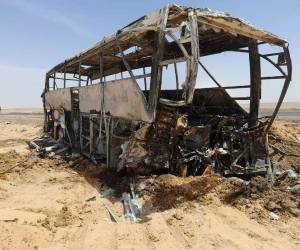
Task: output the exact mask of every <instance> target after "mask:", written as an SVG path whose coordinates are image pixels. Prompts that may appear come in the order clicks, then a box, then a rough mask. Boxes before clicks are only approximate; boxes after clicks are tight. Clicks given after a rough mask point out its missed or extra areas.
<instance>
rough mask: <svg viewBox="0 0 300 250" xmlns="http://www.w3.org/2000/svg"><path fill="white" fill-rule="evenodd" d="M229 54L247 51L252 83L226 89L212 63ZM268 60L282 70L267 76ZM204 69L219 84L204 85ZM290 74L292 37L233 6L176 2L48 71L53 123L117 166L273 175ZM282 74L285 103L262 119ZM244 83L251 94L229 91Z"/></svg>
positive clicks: (54, 130)
mask: <svg viewBox="0 0 300 250" xmlns="http://www.w3.org/2000/svg"><path fill="white" fill-rule="evenodd" d="M262 46H264V47H266V46H268V47H269V48H270V51H269V52H268V53H262V52H261V47H262ZM224 52H226V53H227V52H232V53H243V54H246V55H247V63H248V64H249V68H248V69H249V83H248V84H245V83H244V85H243V84H241V83H240V84H236V85H231V86H225V85H224V83H223V82H220V81H218V80H217V78H216V77H215V76H214V74H213V72H211V71H210V70H209V69H208V68H207V67H206V65H205V63H203V58H205V57H210V56H212V55H216V54H220V53H224ZM263 61H264V63H268V64H270V65H271V66H272V67H274V69H275V70H276V71H277V72H278V74H275V75H266V74H263V72H262V71H263V68H262V67H261V63H262V62H263ZM166 69H168V70H169V71H168V72H170V69H171V70H172V74H173V76H174V77H173V79H172V80H171V81H170V82H164V81H165V80H164V79H165V78H164V74H167V73H166V72H165V71H166ZM199 69H202V71H203V72H204V73H203V74H207V76H208V77H209V78H210V79H211V81H212V82H213V83H214V84H215V86H213V87H209V88H207V87H202V82H201V81H199V76H200V74H199ZM291 71H292V65H291V58H290V54H289V49H288V43H287V41H286V40H284V39H282V38H280V37H278V36H275V35H273V34H271V33H269V32H266V31H264V30H262V29H259V28H256V27H254V26H252V25H250V24H249V23H248V22H246V21H244V20H242V19H239V18H236V17H233V16H231V15H229V14H227V13H223V12H217V11H211V10H209V9H202V8H191V7H184V6H180V5H176V4H173V5H167V6H165V7H163V8H162V9H160V10H159V11H156V12H154V13H151V14H149V15H145V16H143V17H141V18H139V19H138V20H136V21H134V22H132V23H130V24H129V25H127V26H125V27H124V28H122V29H120V30H118V31H117V32H116V33H114V34H112V35H111V36H108V37H105V38H103V40H101V41H100V42H98V43H96V44H95V45H94V46H93V47H91V48H89V49H87V50H85V51H83V52H81V53H79V54H78V55H76V56H74V57H72V58H70V59H67V60H65V61H63V62H62V63H60V64H58V65H56V66H55V67H53V68H52V69H51V70H49V71H48V72H47V74H46V79H45V89H44V92H43V93H42V98H43V105H44V114H45V123H44V130H45V132H47V133H49V134H51V136H52V137H54V138H55V139H56V140H60V141H63V142H64V143H65V144H66V145H68V146H69V147H70V148H72V150H77V151H79V152H80V153H81V154H82V155H84V156H86V157H89V158H91V159H92V160H93V161H95V162H103V161H104V162H106V166H107V167H108V168H112V169H115V170H117V171H122V170H124V169H125V170H128V171H133V172H135V173H140V174H149V173H153V172H157V171H166V172H171V173H177V174H180V175H182V176H186V175H201V174H203V173H204V172H205V171H207V170H208V169H211V170H212V171H215V172H219V173H221V174H223V175H255V174H262V175H265V174H268V173H270V172H271V171H272V161H271V160H270V157H269V152H268V137H267V135H268V131H269V129H270V127H271V125H272V123H273V121H274V119H275V117H276V115H277V113H278V110H279V108H280V105H281V103H282V102H283V99H284V97H285V94H286V92H287V89H288V86H289V83H290V81H291ZM168 74H170V73H168ZM228 74H229V73H228ZM230 74H233V75H234V74H235V72H231V73H230ZM167 78H168V77H167ZM274 80H282V84H283V85H282V86H283V87H282V91H281V93H280V95H279V99H278V103H277V105H276V107H275V109H274V112H273V114H272V115H271V116H268V117H259V106H260V99H261V86H262V84H263V83H264V82H265V81H274ZM276 84H277V83H276ZM163 86H164V87H163ZM240 89H242V90H243V93H248V94H246V95H243V96H233V95H232V94H230V91H231V90H240ZM241 101H243V102H248V104H249V108H248V109H246V108H245V107H244V106H243V105H241Z"/></svg>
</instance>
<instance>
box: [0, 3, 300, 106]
mask: <svg viewBox="0 0 300 250" xmlns="http://www.w3.org/2000/svg"><path fill="white" fill-rule="evenodd" d="M166 3H168V1H163V0H152V1H146V0H145V1H142V0H130V1H114V0H110V1H107V0H106V1H100V0H91V1H88V0H86V1H84V0H72V1H71V0H70V1H66V0H51V1H46V0H44V1H38V0H27V1H26V0H0V34H1V35H0V45H1V46H0V77H1V78H0V86H1V90H0V105H1V106H2V107H4V108H13V107H41V98H40V94H41V92H42V90H43V87H44V76H45V72H46V71H47V70H49V69H50V68H52V67H53V66H54V65H56V64H58V63H60V62H62V61H63V60H65V59H66V58H68V57H71V56H73V55H74V54H77V53H78V52H80V51H81V50H83V49H85V48H87V47H90V46H91V45H93V44H94V43H96V42H97V41H99V40H100V39H101V38H102V37H103V36H107V35H109V34H111V33H113V32H115V31H117V30H118V29H120V28H122V27H123V26H125V25H127V24H129V23H130V22H132V21H133V20H135V19H137V18H139V17H141V16H143V15H145V14H148V13H150V12H152V11H155V10H158V9H159V8H161V7H162V6H163V5H165V4H166ZM176 3H178V4H182V5H185V6H192V7H207V8H210V9H212V10H220V11H224V12H228V13H230V14H232V15H234V16H237V17H241V18H243V19H245V20H247V21H249V22H250V23H252V24H254V25H255V26H257V27H260V28H263V29H265V30H267V31H270V32H272V33H274V34H276V35H278V36H281V37H283V38H285V39H287V40H288V41H289V44H290V52H291V57H292V62H293V81H292V83H291V87H290V89H289V91H288V94H287V96H286V99H285V101H289V102H299V101H300V94H299V93H300V84H299V80H300V75H299V70H298V66H300V48H299V44H300V32H299V27H297V26H298V25H299V17H300V14H299V13H300V1H299V0H286V1H282V0H265V1H264V0H260V1H259V0H252V1H237V0H226V1H225V0H202V1H199V0H198V1H193V0H189V1H182V0H181V1H180V0H179V1H177V2H176ZM239 59H241V60H239ZM203 62H204V63H205V64H206V65H207V67H208V68H209V69H210V71H211V72H212V73H213V74H214V75H215V77H216V78H217V79H218V80H219V81H221V82H226V83H227V85H231V84H232V83H235V84H249V79H248V78H249V75H248V71H247V70H248V68H247V67H248V64H247V63H248V61H247V57H245V56H242V55H240V56H235V57H234V56H231V55H228V53H227V54H224V55H223V54H221V55H218V56H213V57H211V58H209V57H207V58H203ZM267 71H268V72H270V70H269V69H267ZM202 74H204V73H203V72H202V73H201V76H200V77H199V79H198V83H197V84H198V86H199V87H201V86H206V85H207V81H208V79H207V77H205V76H204V75H202ZM281 83H282V82H280V81H279V82H278V81H274V82H272V81H268V82H265V83H264V85H263V94H262V102H274V101H276V98H277V97H278V95H279V94H280V89H281V86H282V85H281ZM239 94H240V93H237V94H236V95H239Z"/></svg>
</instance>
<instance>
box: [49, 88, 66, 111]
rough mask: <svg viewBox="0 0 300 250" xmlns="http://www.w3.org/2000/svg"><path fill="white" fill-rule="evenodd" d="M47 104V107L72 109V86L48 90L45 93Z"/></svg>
mask: <svg viewBox="0 0 300 250" xmlns="http://www.w3.org/2000/svg"><path fill="white" fill-rule="evenodd" d="M45 106H46V108H47V109H50V108H52V109H59V108H64V109H65V110H67V111H71V109H72V101H71V88H66V89H57V90H53V91H48V92H46V94H45Z"/></svg>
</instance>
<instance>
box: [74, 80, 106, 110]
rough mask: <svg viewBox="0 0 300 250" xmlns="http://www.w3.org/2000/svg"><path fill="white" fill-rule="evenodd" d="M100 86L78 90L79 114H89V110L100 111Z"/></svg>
mask: <svg viewBox="0 0 300 250" xmlns="http://www.w3.org/2000/svg"><path fill="white" fill-rule="evenodd" d="M102 88H103V86H101V85H100V84H95V85H90V86H85V87H80V88H79V109H80V112H84V113H89V112H90V111H91V110H95V111H98V112H99V111H100V110H101V97H102V96H101V92H102V91H101V89H102Z"/></svg>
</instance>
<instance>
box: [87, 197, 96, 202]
mask: <svg viewBox="0 0 300 250" xmlns="http://www.w3.org/2000/svg"><path fill="white" fill-rule="evenodd" d="M95 200H96V196H92V197H91V198H88V199H86V200H85V201H86V202H89V201H95Z"/></svg>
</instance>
